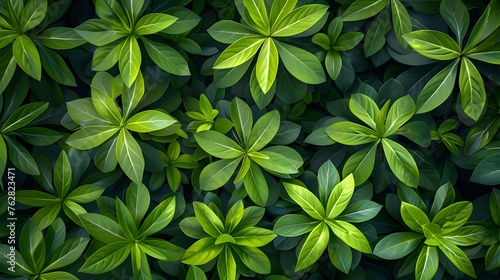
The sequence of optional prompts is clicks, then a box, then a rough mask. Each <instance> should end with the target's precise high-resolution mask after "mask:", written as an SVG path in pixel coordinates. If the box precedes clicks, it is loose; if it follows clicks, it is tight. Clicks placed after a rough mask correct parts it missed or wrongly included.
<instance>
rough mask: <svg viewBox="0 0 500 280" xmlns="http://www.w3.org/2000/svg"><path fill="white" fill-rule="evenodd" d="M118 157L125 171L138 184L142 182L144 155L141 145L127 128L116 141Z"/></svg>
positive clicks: (121, 131)
mask: <svg viewBox="0 0 500 280" xmlns="http://www.w3.org/2000/svg"><path fill="white" fill-rule="evenodd" d="M116 157H117V158H118V163H119V164H120V167H121V168H122V170H123V172H124V173H125V174H126V175H127V176H128V177H129V178H130V179H131V180H132V181H133V182H134V183H136V184H141V182H142V176H143V173H144V165H145V162H144V156H143V155H142V149H141V146H139V143H137V141H136V140H135V139H134V137H132V135H131V134H130V132H128V131H127V130H126V129H123V128H122V129H121V130H120V134H119V135H118V140H117V142H116Z"/></svg>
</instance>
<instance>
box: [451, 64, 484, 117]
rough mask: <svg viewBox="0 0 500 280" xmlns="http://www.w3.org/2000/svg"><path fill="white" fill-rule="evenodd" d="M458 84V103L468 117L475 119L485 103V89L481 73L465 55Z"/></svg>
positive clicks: (479, 114)
mask: <svg viewBox="0 0 500 280" xmlns="http://www.w3.org/2000/svg"><path fill="white" fill-rule="evenodd" d="M458 85H459V86H460V97H461V103H460V105H461V106H462V108H463V109H464V112H465V113H466V114H467V115H468V116H469V117H471V118H472V119H473V120H476V121H477V120H478V119H479V117H480V116H481V113H482V112H483V108H484V106H485V104H486V90H485V89H484V83H483V78H482V77H481V74H479V71H477V69H476V67H475V66H474V64H472V62H471V61H470V60H469V59H468V58H467V57H463V58H462V62H461V65H460V76H459V78H458Z"/></svg>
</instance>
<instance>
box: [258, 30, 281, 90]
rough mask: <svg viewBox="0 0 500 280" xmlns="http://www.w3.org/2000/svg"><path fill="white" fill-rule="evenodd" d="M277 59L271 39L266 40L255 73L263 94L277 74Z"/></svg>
mask: <svg viewBox="0 0 500 280" xmlns="http://www.w3.org/2000/svg"><path fill="white" fill-rule="evenodd" d="M278 65H279V57H278V49H276V45H275V44H274V40H273V39H272V38H267V39H266V41H265V42H264V44H263V45H262V48H261V50H260V53H259V57H258V58H257V64H256V65H255V73H256V76H257V81H258V82H259V86H260V88H261V89H262V91H263V92H264V93H267V92H268V91H269V90H270V89H271V86H272V85H273V84H274V81H275V79H276V73H278Z"/></svg>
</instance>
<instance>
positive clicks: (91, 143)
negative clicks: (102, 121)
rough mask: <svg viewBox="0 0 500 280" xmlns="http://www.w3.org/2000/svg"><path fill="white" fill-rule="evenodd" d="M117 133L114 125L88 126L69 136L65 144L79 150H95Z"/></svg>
mask: <svg viewBox="0 0 500 280" xmlns="http://www.w3.org/2000/svg"><path fill="white" fill-rule="evenodd" d="M117 131H118V127H116V126H114V125H89V126H86V127H83V128H81V129H79V130H77V131H75V132H74V133H73V134H71V135H70V136H69V137H68V139H67V140H66V143H67V144H68V145H70V146H72V147H74V148H77V149H79V150H88V149H92V148H95V147H97V146H99V145H101V144H102V143H104V141H106V140H108V139H109V138H111V136H113V135H114V134H115V133H116V132H117Z"/></svg>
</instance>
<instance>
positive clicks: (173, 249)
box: [79, 183, 184, 279]
mask: <svg viewBox="0 0 500 280" xmlns="http://www.w3.org/2000/svg"><path fill="white" fill-rule="evenodd" d="M150 200H151V197H150V194H149V191H148V189H147V187H146V186H144V185H137V184H134V183H132V184H131V185H130V186H129V188H128V189H127V192H126V197H125V203H123V201H122V200H121V199H119V198H116V200H115V202H116V219H111V218H109V217H107V216H105V215H101V214H96V213H87V214H82V215H80V219H81V221H82V224H83V227H84V228H85V229H86V230H87V231H88V232H89V234H90V235H92V236H93V237H94V238H95V240H97V241H99V242H97V243H96V244H98V245H96V246H95V248H93V250H92V249H91V250H90V251H88V252H87V258H86V261H85V263H84V264H83V265H82V267H81V268H80V270H79V271H80V272H84V273H89V274H102V273H105V272H108V271H111V270H113V269H114V268H116V267H117V266H118V265H120V264H121V263H123V262H124V261H125V259H127V258H128V256H131V260H132V262H131V264H130V265H132V270H133V273H134V279H151V271H150V268H149V263H148V256H149V257H152V258H154V259H157V260H161V261H178V260H180V259H181V258H182V256H183V254H184V249H183V248H181V247H178V246H176V245H174V244H172V243H170V242H168V241H166V240H164V239H160V238H153V237H151V235H154V234H156V233H158V232H159V231H160V230H162V229H163V228H165V227H166V226H167V225H168V224H169V223H170V221H171V220H172V218H173V217H174V214H175V208H176V200H175V197H168V198H166V199H165V200H163V201H162V202H161V203H160V204H158V206H156V207H155V208H154V209H153V210H152V211H151V212H150V213H149V214H148V215H147V217H146V218H145V219H144V217H145V215H146V213H147V212H148V208H149V202H150ZM95 240H94V241H93V242H92V243H95V242H96V241H95ZM91 248H92V246H91Z"/></svg>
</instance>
